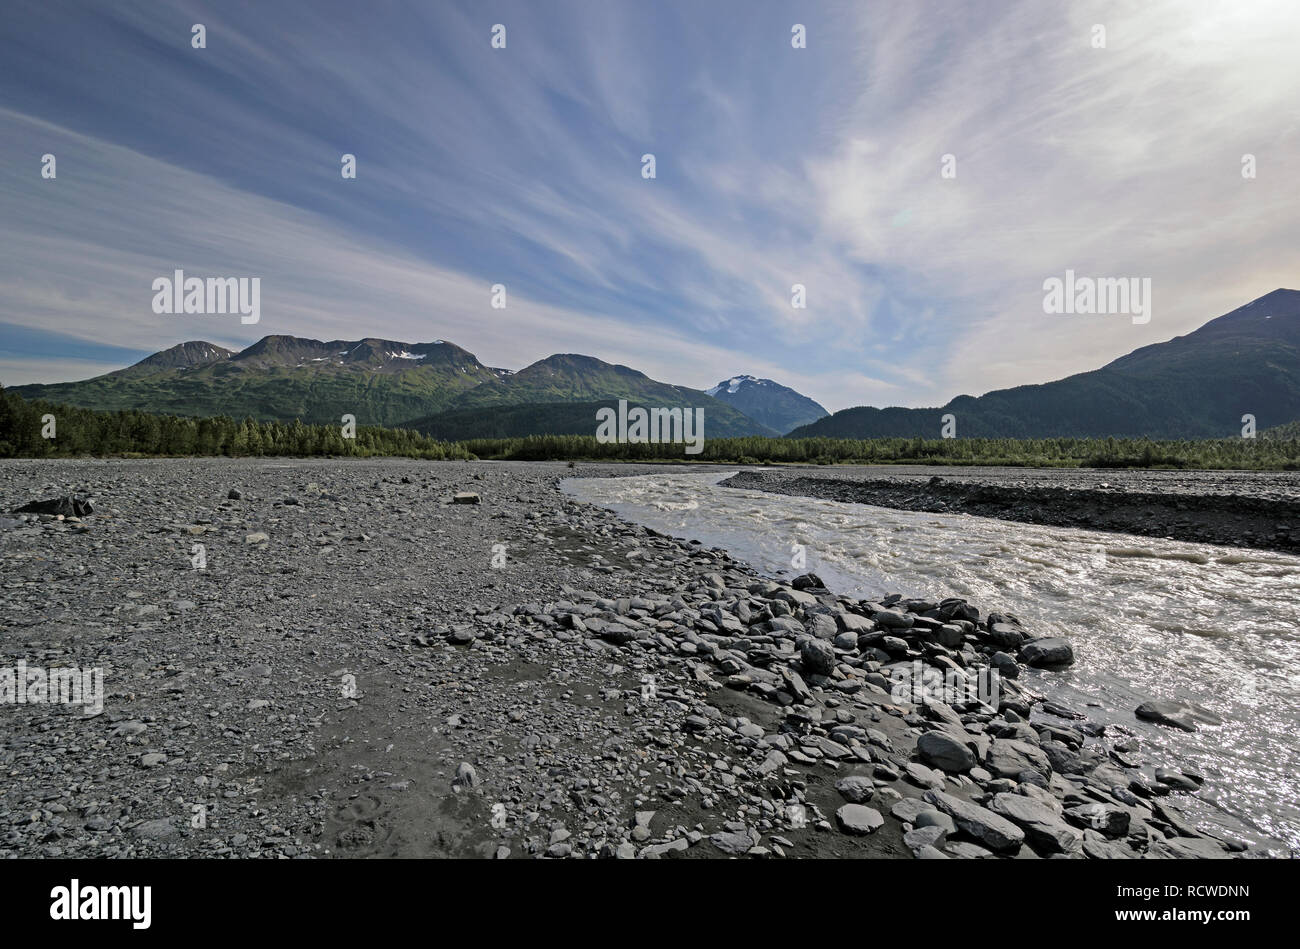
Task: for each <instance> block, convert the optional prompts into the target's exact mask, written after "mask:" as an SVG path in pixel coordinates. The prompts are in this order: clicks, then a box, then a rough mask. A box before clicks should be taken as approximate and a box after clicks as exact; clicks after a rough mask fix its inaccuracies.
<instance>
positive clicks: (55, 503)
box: [13, 494, 95, 517]
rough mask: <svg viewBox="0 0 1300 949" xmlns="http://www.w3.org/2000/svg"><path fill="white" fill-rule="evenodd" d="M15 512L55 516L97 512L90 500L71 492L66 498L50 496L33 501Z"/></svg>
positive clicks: (79, 515)
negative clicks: (44, 499)
mask: <svg viewBox="0 0 1300 949" xmlns="http://www.w3.org/2000/svg"><path fill="white" fill-rule="evenodd" d="M13 513H15V514H48V515H51V516H54V517H86V516H87V515H90V514H94V513H95V507H94V505H93V504H91V503H90V501H88V500H82V499H81V498H78V497H74V496H72V495H71V494H70V495H68V496H67V497H64V498H50V499H49V500H46V501H32V502H31V503H29V504H24V505H23V506H22V507H20V508H17V509H15V510H14V512H13Z"/></svg>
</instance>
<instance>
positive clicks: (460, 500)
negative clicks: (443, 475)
mask: <svg viewBox="0 0 1300 949" xmlns="http://www.w3.org/2000/svg"><path fill="white" fill-rule="evenodd" d="M481 501H482V499H481V498H479V496H478V495H477V494H475V493H474V492H473V491H457V492H456V493H455V494H453V495H452V496H451V503H452V504H479V503H481Z"/></svg>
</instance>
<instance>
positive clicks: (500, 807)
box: [0, 459, 1242, 859]
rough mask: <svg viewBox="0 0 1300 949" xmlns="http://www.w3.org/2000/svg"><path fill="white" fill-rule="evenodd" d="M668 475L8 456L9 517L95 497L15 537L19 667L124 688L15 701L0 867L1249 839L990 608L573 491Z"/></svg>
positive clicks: (4, 570)
mask: <svg viewBox="0 0 1300 949" xmlns="http://www.w3.org/2000/svg"><path fill="white" fill-rule="evenodd" d="M654 471H655V469H654V468H653V467H636V466H599V465H579V466H577V467H575V468H570V467H567V466H565V465H561V464H509V463H477V462H476V463H469V462H443V463H429V462H414V461H406V460H392V459H386V460H346V461H340V460H290V459H284V460H274V459H270V460H268V459H256V460H251V459H250V460H239V461H231V460H228V459H197V460H140V461H121V460H113V461H13V462H4V463H0V511H4V512H13V511H15V510H16V509H18V508H19V507H21V506H24V505H26V504H28V503H30V502H33V501H42V500H46V499H53V498H61V497H67V496H74V497H76V498H79V499H83V500H87V501H89V502H90V506H91V507H90V509H89V510H87V509H86V508H80V509H79V510H80V511H81V513H80V515H79V516H78V514H77V513H76V510H78V509H76V508H74V509H73V510H74V512H73V513H72V514H70V515H63V514H34V513H27V514H13V513H5V514H0V624H3V634H2V635H0V667H8V668H10V669H15V668H17V667H18V665H19V664H20V663H22V664H25V666H26V668H27V669H28V670H31V669H52V668H76V669H80V670H88V669H92V668H94V669H101V670H102V675H103V679H102V682H103V703H102V709H96V708H90V709H87V708H83V707H79V706H76V705H70V704H62V705H60V704H49V703H42V702H39V701H36V702H26V703H21V704H20V703H18V702H16V701H14V700H12V698H11V699H10V700H7V701H5V702H4V703H3V704H0V770H2V771H3V774H4V775H5V780H4V782H3V785H0V856H23V857H39V856H49V857H80V856H85V857H143V856H195V857H267V858H307V857H328V856H346V857H358V856H439V857H486V858H491V857H497V858H505V857H511V858H520V857H548V858H585V857H613V858H656V857H674V858H690V857H715V858H721V857H740V856H746V857H751V858H753V857H768V858H795V857H900V858H904V859H910V858H912V857H923V858H978V857H994V856H1007V857H1024V858H1032V857H1062V856H1063V857H1076V858H1083V857H1089V858H1128V857H1183V856H1193V857H1224V856H1231V855H1234V854H1235V853H1239V852H1240V851H1241V849H1242V848H1241V846H1240V845H1239V844H1237V843H1235V842H1234V841H1230V840H1219V839H1216V838H1214V837H1211V836H1209V835H1208V834H1207V833H1206V832H1204V831H1202V830H1200V829H1198V828H1196V827H1193V826H1191V825H1190V824H1189V822H1188V821H1187V820H1186V819H1185V818H1184V817H1183V816H1182V814H1181V812H1180V809H1179V806H1178V800H1179V798H1180V797H1181V796H1183V795H1189V794H1195V793H1196V792H1197V789H1198V788H1199V786H1200V785H1201V782H1202V779H1201V777H1200V776H1199V775H1196V774H1190V773H1186V772H1183V771H1179V770H1177V769H1176V768H1164V767H1160V766H1161V765H1162V764H1163V763H1162V762H1159V761H1150V760H1148V759H1147V757H1146V756H1145V755H1144V751H1143V748H1142V746H1141V744H1140V743H1139V741H1138V740H1137V739H1136V738H1135V737H1134V736H1133V735H1131V734H1128V733H1127V732H1126V731H1125V730H1124V729H1123V728H1122V726H1114V725H1104V726H1103V725H1101V724H1099V723H1095V722H1092V721H1089V719H1088V717H1087V709H1086V708H1085V709H1068V708H1063V707H1060V706H1057V705H1054V704H1052V703H1050V702H1044V701H1042V700H1041V697H1039V696H1036V695H1034V694H1033V693H1032V692H1030V691H1029V690H1028V689H1026V688H1024V687H1023V686H1021V685H1020V684H1019V683H1018V682H1017V677H1018V673H1019V670H1020V669H1022V668H1023V667H1024V665H1026V664H1032V665H1035V666H1038V667H1047V668H1051V667H1059V666H1061V665H1063V664H1065V663H1068V662H1069V661H1071V658H1072V650H1071V646H1070V644H1069V643H1068V642H1066V641H1064V640H1060V639H1054V638H1046V639H1044V638H1036V637H1035V636H1034V631H1033V630H1032V629H1025V628H1023V627H1022V625H1021V624H1020V623H1019V621H1017V619H1016V618H1015V617H1014V616H1010V615H1006V614H998V613H997V612H996V611H997V609H998V604H996V603H990V604H982V603H981V604H975V603H967V602H965V601H963V600H957V599H947V600H939V601H932V602H922V601H917V600H902V599H901V598H900V597H897V596H882V597H881V598H880V599H879V600H878V601H868V600H856V599H849V598H847V597H841V596H838V595H836V593H834V592H833V591H830V590H826V589H824V588H823V587H821V586H820V581H819V580H818V578H816V577H815V576H811V575H808V576H804V577H800V578H798V579H796V580H794V581H793V582H791V583H784V582H777V581H774V580H771V579H768V578H765V577H762V576H758V575H756V574H755V573H754V572H753V571H752V570H751V569H750V568H749V567H748V566H746V565H745V564H743V563H740V562H738V561H735V560H733V559H731V558H730V557H729V556H728V555H727V554H725V553H724V552H722V551H720V550H705V549H701V548H700V546H699V545H698V544H690V543H685V542H682V541H678V540H674V539H671V538H668V537H664V536H661V535H658V534H656V533H654V532H653V531H650V530H647V529H645V528H642V527H638V526H635V525H632V524H629V523H626V522H624V521H621V520H619V519H618V518H617V517H616V516H615V515H613V514H612V513H610V512H608V511H605V510H603V509H601V508H597V507H594V506H591V505H587V504H583V503H580V502H577V501H575V500H574V499H572V498H570V497H568V496H566V495H564V494H563V493H562V492H561V491H560V490H559V483H560V481H561V480H562V479H563V478H566V477H614V476H622V475H632V474H648V473H653V472H654ZM457 495H460V496H459V497H458V496H457ZM990 610H992V611H994V612H992V613H990V612H989V611H990ZM921 669H925V670H933V671H934V672H937V673H940V674H943V675H945V676H946V677H947V681H948V683H949V684H950V686H951V685H952V684H954V683H956V684H958V685H960V684H963V683H974V682H975V681H976V680H977V679H978V680H979V681H981V682H988V681H990V680H991V681H994V682H996V683H997V691H996V692H995V693H993V697H992V698H989V696H988V695H987V694H985V693H981V695H979V696H977V695H975V694H974V690H973V689H967V690H966V691H965V693H964V694H962V695H957V696H955V697H954V695H953V693H952V692H951V690H950V691H949V692H945V693H943V694H942V695H941V696H936V694H930V695H928V696H922V695H920V694H918V693H916V692H915V691H912V692H908V693H906V695H904V694H902V693H900V691H899V689H898V684H899V682H900V681H901V677H902V676H903V675H904V674H908V673H910V672H911V671H912V670H921ZM993 671H996V672H997V673H998V676H997V678H996V679H992V677H991V673H992V672H993ZM2 674H3V673H0V675H2ZM9 681H10V683H11V685H12V682H13V678H12V676H11V678H10V680H9ZM926 681H927V683H928V681H929V680H928V679H927V680H926ZM2 684H3V680H0V685H2ZM981 697H983V698H985V699H988V702H987V703H986V702H984V701H981ZM940 698H948V699H950V700H951V701H948V702H945V701H940ZM1149 711H1150V712H1151V714H1159V715H1164V716H1166V717H1167V719H1168V721H1169V722H1170V723H1172V724H1175V725H1177V724H1179V723H1180V722H1181V723H1182V724H1184V725H1188V724H1190V725H1191V727H1195V716H1196V710H1194V709H1179V708H1167V709H1153V710H1149ZM88 712H89V714H88ZM1143 764H1145V765H1148V766H1150V765H1153V764H1154V765H1156V766H1157V770H1156V771H1155V775H1156V777H1155V779H1151V778H1148V777H1146V776H1144V774H1143V773H1142V772H1141V771H1140V770H1139V766H1140V765H1143ZM1148 770H1150V769H1149V768H1148Z"/></svg>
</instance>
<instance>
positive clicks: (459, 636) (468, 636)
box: [447, 625, 478, 646]
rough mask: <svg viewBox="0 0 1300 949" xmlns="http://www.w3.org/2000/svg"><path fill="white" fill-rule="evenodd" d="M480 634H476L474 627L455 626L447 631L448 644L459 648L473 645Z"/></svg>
mask: <svg viewBox="0 0 1300 949" xmlns="http://www.w3.org/2000/svg"><path fill="white" fill-rule="evenodd" d="M477 637H478V634H477V633H475V632H474V627H473V626H464V625H460V626H453V627H452V628H451V629H450V630H448V631H447V642H449V643H453V644H455V645H458V646H466V645H469V644H470V643H472V642H473V641H474V640H475V639H476V638H477Z"/></svg>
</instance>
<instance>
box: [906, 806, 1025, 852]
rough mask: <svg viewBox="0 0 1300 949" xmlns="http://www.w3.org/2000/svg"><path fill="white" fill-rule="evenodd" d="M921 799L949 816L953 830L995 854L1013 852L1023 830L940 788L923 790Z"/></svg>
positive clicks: (1003, 818) (1018, 845)
mask: <svg viewBox="0 0 1300 949" xmlns="http://www.w3.org/2000/svg"><path fill="white" fill-rule="evenodd" d="M924 798H925V800H926V801H928V802H929V803H931V804H933V805H935V806H936V807H938V808H939V810H941V811H943V812H944V813H945V814H947V815H948V816H949V817H951V818H952V819H953V823H955V824H956V825H957V829H958V830H960V831H961V832H962V833H964V834H966V835H968V836H970V837H973V838H974V839H975V840H977V841H979V843H980V844H982V845H983V846H985V847H987V848H988V849H989V850H992V851H994V852H996V853H1015V852H1016V851H1017V850H1019V849H1020V845H1021V844H1022V843H1024V840H1025V832H1024V831H1023V830H1021V829H1020V828H1019V827H1017V826H1016V825H1015V824H1013V823H1011V821H1009V820H1007V819H1006V818H1005V817H1002V816H1001V815H1000V814H995V813H994V812H993V811H991V810H989V809H988V808H986V807H980V806H979V805H978V804H972V803H970V802H969V801H963V800H962V799H961V798H957V797H953V796H952V795H951V794H946V793H944V792H943V791H926V792H925V794H924Z"/></svg>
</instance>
